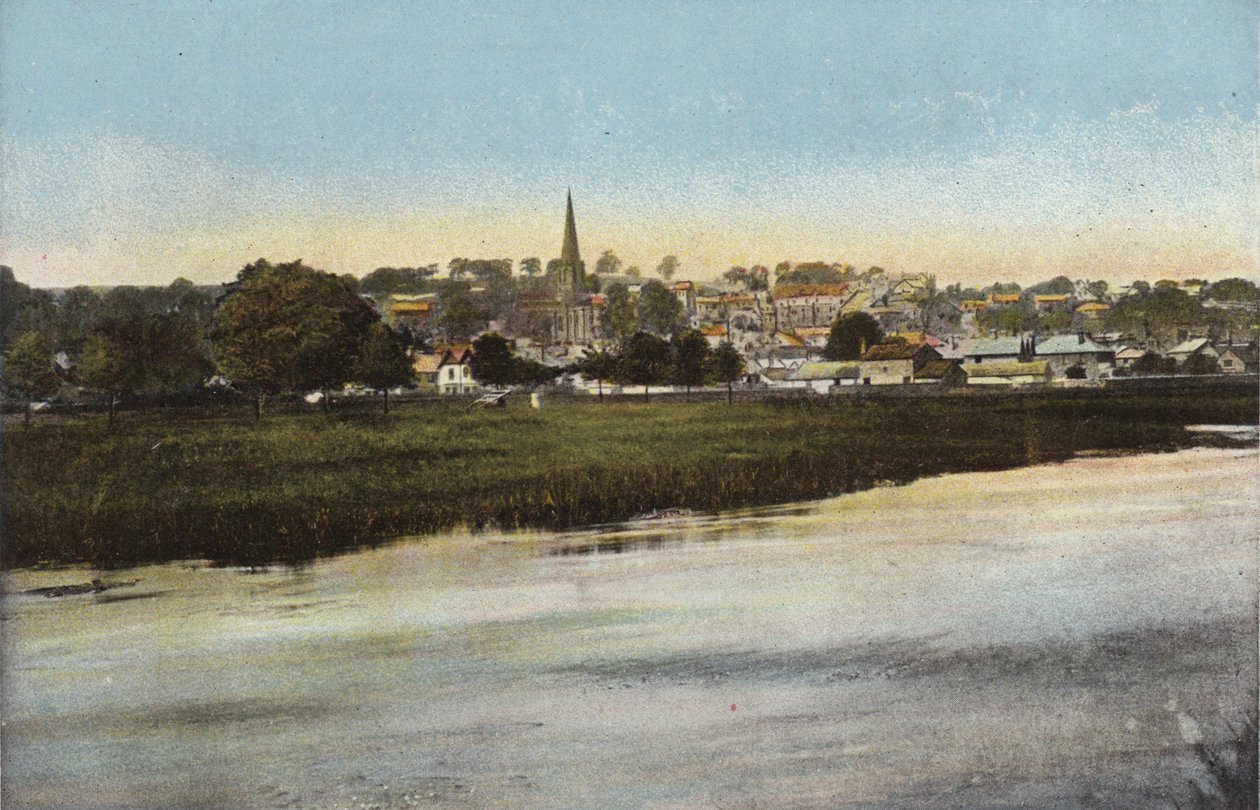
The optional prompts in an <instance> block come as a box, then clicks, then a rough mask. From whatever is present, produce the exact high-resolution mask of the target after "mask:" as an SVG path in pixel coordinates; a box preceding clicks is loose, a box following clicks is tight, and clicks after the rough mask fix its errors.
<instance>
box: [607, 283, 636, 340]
mask: <svg viewBox="0 0 1260 810" xmlns="http://www.w3.org/2000/svg"><path fill="white" fill-rule="evenodd" d="M604 301H605V303H604V309H603V311H601V312H600V313H599V320H600V326H601V327H602V328H603V330H604V334H605V335H607V336H608V337H611V338H613V339H614V340H625V339H626V338H628V337H630V336H631V335H632V334H634V329H635V325H636V323H637V314H636V311H635V303H634V297H633V296H631V295H630V289H629V288H628V287H626V285H624V284H619V283H618V284H609V285H608V289H607V290H605V291H604Z"/></svg>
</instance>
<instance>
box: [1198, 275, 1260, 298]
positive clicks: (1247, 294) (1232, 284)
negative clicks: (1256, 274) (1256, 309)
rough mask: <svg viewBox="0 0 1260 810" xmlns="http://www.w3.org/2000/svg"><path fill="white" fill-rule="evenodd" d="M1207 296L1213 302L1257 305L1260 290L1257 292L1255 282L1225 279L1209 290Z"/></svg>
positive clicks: (1242, 279) (1243, 279) (1241, 279)
mask: <svg viewBox="0 0 1260 810" xmlns="http://www.w3.org/2000/svg"><path fill="white" fill-rule="evenodd" d="M1207 295H1208V298H1211V299H1212V300H1213V301H1250V302H1252V303H1255V302H1256V301H1257V300H1258V299H1260V290H1257V288H1256V284H1255V282H1254V281H1248V280H1247V279H1245V278H1223V279H1221V280H1220V281H1218V282H1216V283H1215V284H1213V285H1212V286H1211V287H1209V288H1208V291H1207Z"/></svg>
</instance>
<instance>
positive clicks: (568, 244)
mask: <svg viewBox="0 0 1260 810" xmlns="http://www.w3.org/2000/svg"><path fill="white" fill-rule="evenodd" d="M560 261H562V262H564V263H565V264H567V265H568V266H569V267H580V266H581V264H582V254H581V253H579V252H578V241H577V223H576V222H574V220H573V189H569V202H568V208H567V209H566V210H565V212H564V244H563V245H561V247H560Z"/></svg>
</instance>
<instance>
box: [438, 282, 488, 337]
mask: <svg viewBox="0 0 1260 810" xmlns="http://www.w3.org/2000/svg"><path fill="white" fill-rule="evenodd" d="M438 305H439V312H438V318H437V322H438V328H439V329H441V330H442V334H443V335H445V337H446V340H447V341H448V342H451V343H462V342H464V341H466V340H468V339H469V338H470V337H472V336H473V335H475V334H477V333H478V332H480V331H481V330H482V329H484V328H485V327H486V323H487V322H489V320H490V317H491V313H490V312H489V311H488V310H487V308H486V305H485V303H484V302H483V301H482V300H481V299H480V297H479V296H478V295H477V294H476V293H474V292H473V291H472V285H470V284H469V283H468V282H466V281H450V280H444V281H442V282H440V283H439V284H438Z"/></svg>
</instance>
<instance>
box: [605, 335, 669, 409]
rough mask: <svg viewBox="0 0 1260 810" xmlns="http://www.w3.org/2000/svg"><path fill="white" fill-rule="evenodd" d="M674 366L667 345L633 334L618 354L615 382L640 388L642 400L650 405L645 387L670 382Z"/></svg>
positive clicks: (656, 338)
mask: <svg viewBox="0 0 1260 810" xmlns="http://www.w3.org/2000/svg"><path fill="white" fill-rule="evenodd" d="M672 366H673V357H672V353H671V352H670V350H669V344H668V343H666V342H665V341H664V340H663V339H661V338H659V337H657V336H656V335H652V334H648V333H647V332H635V333H634V334H633V335H632V336H631V337H630V339H629V340H627V341H626V342H625V344H624V345H623V346H622V347H621V349H620V350H619V351H618V352H617V373H616V377H615V379H616V380H617V381H618V382H621V383H624V384H626V385H641V386H643V401H644V402H650V401H651V396H650V393H649V391H648V387H649V386H651V385H653V384H659V383H663V382H665V381H666V380H668V379H669V376H670V372H671V370H672Z"/></svg>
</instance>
